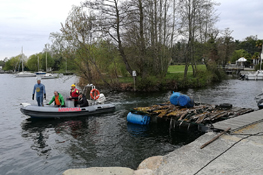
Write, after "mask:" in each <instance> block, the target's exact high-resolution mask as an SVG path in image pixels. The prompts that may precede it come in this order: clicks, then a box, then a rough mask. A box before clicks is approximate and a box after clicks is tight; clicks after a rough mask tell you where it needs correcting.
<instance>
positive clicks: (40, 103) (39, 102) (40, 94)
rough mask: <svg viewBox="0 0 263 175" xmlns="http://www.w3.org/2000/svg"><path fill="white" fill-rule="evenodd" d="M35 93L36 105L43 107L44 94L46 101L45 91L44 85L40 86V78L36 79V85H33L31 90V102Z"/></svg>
mask: <svg viewBox="0 0 263 175" xmlns="http://www.w3.org/2000/svg"><path fill="white" fill-rule="evenodd" d="M35 91H36V100H37V105H38V106H44V105H43V94H44V99H45V100H46V90H45V85H43V84H41V78H37V84H35V86H34V89H33V94H32V100H34V96H35Z"/></svg>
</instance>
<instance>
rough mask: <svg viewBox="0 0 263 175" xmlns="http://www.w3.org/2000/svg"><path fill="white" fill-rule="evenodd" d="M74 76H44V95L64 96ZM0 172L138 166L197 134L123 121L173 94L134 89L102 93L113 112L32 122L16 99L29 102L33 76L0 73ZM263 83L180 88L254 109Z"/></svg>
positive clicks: (208, 99)
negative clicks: (57, 92)
mask: <svg viewBox="0 0 263 175" xmlns="http://www.w3.org/2000/svg"><path fill="white" fill-rule="evenodd" d="M77 80H78V79H77V78H76V77H74V76H64V77H63V78H60V79H50V80H42V83H43V84H44V85H45V86H46V91H47V99H48V100H50V99H51V98H52V95H53V91H54V90H57V91H59V93H61V94H62V95H63V96H64V97H67V96H68V95H69V90H70V85H71V84H73V83H76V82H77ZM0 83H1V85H0V92H1V94H2V95H1V98H0V104H1V106H2V107H1V108H0V114H1V115H0V133H1V134H0V153H1V154H0V172H1V173H0V174H9V175H11V174H26V175H31V174H32V175H33V174H62V172H64V171H65V170H67V169H69V168H88V167H95V166H96V167H101V166H106V167H107V166H122V167H130V168H133V169H136V168H137V166H138V165H139V163H140V162H141V161H142V160H144V159H145V158H148V157H151V156H156V155H165V154H167V153H169V152H171V151H173V150H174V149H177V148H179V147H180V146H182V145H185V144H187V143H189V142H191V141H193V140H194V139H195V138H197V137H198V136H199V135H200V133H199V132H197V131H186V130H177V131H174V132H169V129H167V127H163V125H165V124H151V125H149V126H139V125H133V124H129V123H128V124H127V121H126V116H127V113H128V112H129V110H130V109H131V108H134V107H136V106H149V105H153V104H156V103H162V102H166V101H168V100H169V97H170V95H171V92H155V93H133V92H122V93H119V92H107V91H101V92H102V93H104V95H105V96H106V98H107V102H108V103H112V104H115V105H116V111H115V112H112V113H107V114H101V115H96V116H90V117H81V118H76V119H64V120H62V119H60V120H58V119H56V120H32V119H30V118H28V117H27V116H25V115H23V114H22V113H21V112H20V110H19V109H20V103H21V102H28V103H35V104H36V101H32V100H31V96H32V91H33V86H34V84H35V83H36V78H31V77H29V78H15V77H13V75H0ZM261 87H263V81H239V80H228V81H224V82H223V83H221V84H219V85H216V86H212V87H209V88H205V89H198V90H193V89H188V90H185V91H182V93H186V94H187V95H190V96H192V97H194V98H195V100H198V99H200V100H201V102H205V103H213V104H219V103H225V102H227V103H232V104H233V105H234V106H239V107H250V108H255V109H256V108H257V107H256V104H255V102H254V96H255V95H257V94H259V93H261Z"/></svg>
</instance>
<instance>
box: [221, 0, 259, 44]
mask: <svg viewBox="0 0 263 175" xmlns="http://www.w3.org/2000/svg"><path fill="white" fill-rule="evenodd" d="M217 2H220V3H221V5H220V6H217V8H216V9H217V13H219V15H220V16H219V17H220V21H219V22H218V23H217V25H216V26H217V27H218V28H219V29H222V30H223V29H225V28H229V29H230V30H233V33H232V36H233V37H234V39H238V40H244V39H245V38H246V37H248V36H251V35H253V36H256V35H257V36H258V39H263V31H262V30H261V29H262V27H263V23H262V22H261V21H262V17H263V13H262V12H261V11H262V7H263V1H262V0H252V1H247V0H217Z"/></svg>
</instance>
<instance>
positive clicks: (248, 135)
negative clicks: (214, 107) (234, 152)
mask: <svg viewBox="0 0 263 175" xmlns="http://www.w3.org/2000/svg"><path fill="white" fill-rule="evenodd" d="M259 134H261V135H259ZM230 135H246V137H244V138H241V139H240V140H239V141H237V142H235V143H234V144H232V145H231V146H230V147H229V148H227V149H226V150H225V151H223V152H222V153H220V154H219V155H218V156H216V157H215V158H213V159H212V160H210V161H209V162H208V163H207V164H206V165H204V166H203V167H202V168H200V169H199V170H198V171H197V172H196V173H194V175H196V174H198V173H199V172H200V171H202V170H203V169H204V168H205V167H207V166H208V165H209V164H210V163H212V162H213V161H214V160H216V159H217V158H219V157H220V156H222V155H223V154H224V153H226V152H227V151H228V150H230V149H231V148H232V147H234V146H235V145H236V144H238V143H239V142H241V141H242V140H244V139H247V138H249V137H251V136H263V132H258V133H256V134H230Z"/></svg>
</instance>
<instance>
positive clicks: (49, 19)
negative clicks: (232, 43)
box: [0, 0, 263, 60]
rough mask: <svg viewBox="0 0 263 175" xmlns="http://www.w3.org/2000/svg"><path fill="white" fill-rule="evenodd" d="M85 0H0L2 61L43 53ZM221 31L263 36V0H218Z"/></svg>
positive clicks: (244, 35)
mask: <svg viewBox="0 0 263 175" xmlns="http://www.w3.org/2000/svg"><path fill="white" fill-rule="evenodd" d="M81 1H82V0H45V1H38V0H0V41H1V42H0V60H3V59H4V58H6V57H7V58H10V57H12V56H17V55H19V54H20V53H21V48H22V47H23V52H24V54H25V55H26V56H28V57H29V56H30V55H32V54H35V53H39V52H42V50H43V48H44V47H45V44H46V43H51V42H50V40H49V34H50V33H51V32H58V31H59V29H60V28H61V25H60V23H61V22H62V23H64V22H65V20H66V18H67V16H68V13H69V11H70V10H71V8H72V5H80V2H81ZM215 1H216V2H219V3H221V5H220V6H216V8H217V13H218V14H219V18H220V21H219V22H218V23H217V25H216V26H217V27H218V28H219V29H221V30H223V29H225V28H230V30H233V31H234V32H233V33H232V36H233V37H234V39H238V40H244V39H245V38H246V37H247V36H251V35H253V36H255V35H257V37H258V39H263V10H262V9H263V0H215Z"/></svg>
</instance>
